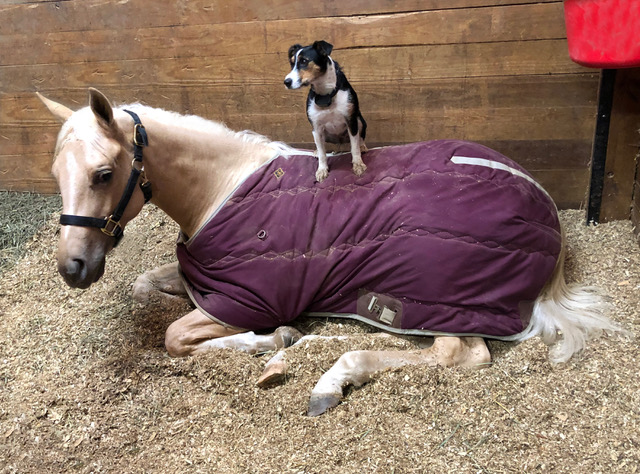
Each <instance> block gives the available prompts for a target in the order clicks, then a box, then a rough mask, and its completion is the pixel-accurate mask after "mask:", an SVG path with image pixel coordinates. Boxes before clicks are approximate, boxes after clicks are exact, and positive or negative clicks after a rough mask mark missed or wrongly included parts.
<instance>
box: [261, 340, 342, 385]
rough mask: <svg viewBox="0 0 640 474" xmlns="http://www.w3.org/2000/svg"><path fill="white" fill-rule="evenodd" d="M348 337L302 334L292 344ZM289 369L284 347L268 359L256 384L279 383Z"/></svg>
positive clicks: (297, 344)
mask: <svg viewBox="0 0 640 474" xmlns="http://www.w3.org/2000/svg"><path fill="white" fill-rule="evenodd" d="M347 338H348V336H316V335H314V334H310V335H308V336H302V337H301V338H300V339H298V340H297V341H296V342H295V344H293V345H292V346H299V345H301V344H303V343H307V342H309V341H312V340H314V339H325V340H326V339H336V340H344V339H347ZM285 347H286V346H285ZM288 371H289V364H288V363H287V352H286V351H285V350H284V349H281V350H279V351H278V352H277V353H276V355H274V356H273V357H272V358H271V359H269V360H268V361H267V363H266V364H265V366H264V371H263V372H262V375H261V376H260V378H259V379H258V381H257V382H256V384H257V385H258V387H262V388H264V387H268V386H270V385H273V384H275V383H278V382H280V381H282V380H283V379H284V377H285V376H286V375H287V372H288Z"/></svg>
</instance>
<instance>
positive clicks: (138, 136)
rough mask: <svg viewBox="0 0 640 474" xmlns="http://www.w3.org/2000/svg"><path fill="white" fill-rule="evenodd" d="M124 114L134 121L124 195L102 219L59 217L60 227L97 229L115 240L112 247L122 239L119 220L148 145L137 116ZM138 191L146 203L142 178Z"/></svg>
mask: <svg viewBox="0 0 640 474" xmlns="http://www.w3.org/2000/svg"><path fill="white" fill-rule="evenodd" d="M125 112H126V113H128V114H129V115H131V118H133V121H134V126H133V161H132V162H131V174H130V175H129V181H128V182H127V186H126V188H125V189H124V193H122V197H121V198H120V202H119V203H118V205H117V206H116V208H115V209H114V211H113V212H112V213H111V215H110V216H109V217H104V218H102V219H101V218H99V217H85V216H75V215H72V214H62V215H61V216H60V224H62V225H76V226H81V227H97V228H98V229H100V230H101V231H102V232H103V233H104V234H106V235H108V236H109V237H113V238H115V239H116V243H115V244H114V247H116V246H117V245H118V244H119V243H120V239H122V236H123V235H124V231H123V229H122V225H120V219H122V215H123V214H124V210H125V209H126V207H127V204H129V201H130V200H131V196H133V191H134V190H135V188H136V184H137V183H138V179H139V178H140V175H141V174H142V173H143V172H144V166H143V164H142V149H143V147H145V146H148V145H149V141H148V139H147V131H146V130H145V128H144V125H142V122H140V117H138V114H136V113H134V112H131V111H130V110H125ZM140 189H142V193H143V194H144V202H145V203H146V202H148V201H149V200H150V199H151V183H150V182H149V181H147V180H146V179H145V178H144V177H143V179H142V182H140Z"/></svg>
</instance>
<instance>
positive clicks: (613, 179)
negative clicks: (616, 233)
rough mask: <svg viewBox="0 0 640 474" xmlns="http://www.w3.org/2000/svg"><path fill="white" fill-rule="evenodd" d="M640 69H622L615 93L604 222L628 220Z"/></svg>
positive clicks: (639, 118)
mask: <svg viewBox="0 0 640 474" xmlns="http://www.w3.org/2000/svg"><path fill="white" fill-rule="evenodd" d="M638 130H640V68H632V69H619V70H618V71H617V72H616V80H615V86H614V94H613V107H612V110H611V123H610V126H609V140H608V145H607V159H606V163H605V178H604V188H603V192H602V205H601V208H600V220H601V222H607V221H611V220H620V219H629V217H630V214H631V205H632V202H633V188H634V182H635V179H634V178H635V175H636V157H637V156H638V152H639V151H640V134H638Z"/></svg>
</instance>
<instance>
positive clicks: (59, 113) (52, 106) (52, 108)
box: [36, 92, 73, 123]
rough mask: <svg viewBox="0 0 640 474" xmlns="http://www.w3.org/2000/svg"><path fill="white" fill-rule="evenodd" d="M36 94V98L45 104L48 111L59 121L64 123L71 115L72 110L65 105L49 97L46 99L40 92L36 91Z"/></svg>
mask: <svg viewBox="0 0 640 474" xmlns="http://www.w3.org/2000/svg"><path fill="white" fill-rule="evenodd" d="M36 95H37V96H38V99H40V100H41V101H42V103H43V104H44V105H46V106H47V109H49V112H51V113H52V114H53V116H54V117H55V118H57V119H58V120H59V121H60V122H62V123H64V122H66V121H67V119H68V118H69V117H71V114H72V113H73V110H71V109H70V108H68V107H65V106H64V105H62V104H58V103H57V102H54V101H53V100H51V99H47V98H46V97H45V96H43V95H42V94H40V92H36Z"/></svg>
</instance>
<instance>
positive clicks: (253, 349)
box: [193, 326, 302, 354]
mask: <svg viewBox="0 0 640 474" xmlns="http://www.w3.org/2000/svg"><path fill="white" fill-rule="evenodd" d="M301 337H302V333H300V331H298V330H297V329H296V328H293V327H291V326H281V327H279V328H278V329H276V330H275V331H274V332H272V333H271V334H256V333H254V332H253V331H249V332H243V333H240V334H234V335H232V336H226V337H221V338H218V339H209V340H207V341H203V342H202V343H200V344H199V345H198V347H197V348H196V350H195V351H194V352H193V353H194V354H197V353H200V352H206V351H208V350H210V349H225V348H228V349H235V350H238V351H242V352H247V353H249V354H259V353H261V352H267V351H275V350H278V349H282V348H283V347H289V346H291V345H292V344H294V343H295V342H296V341H297V340H298V339H300V338H301Z"/></svg>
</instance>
